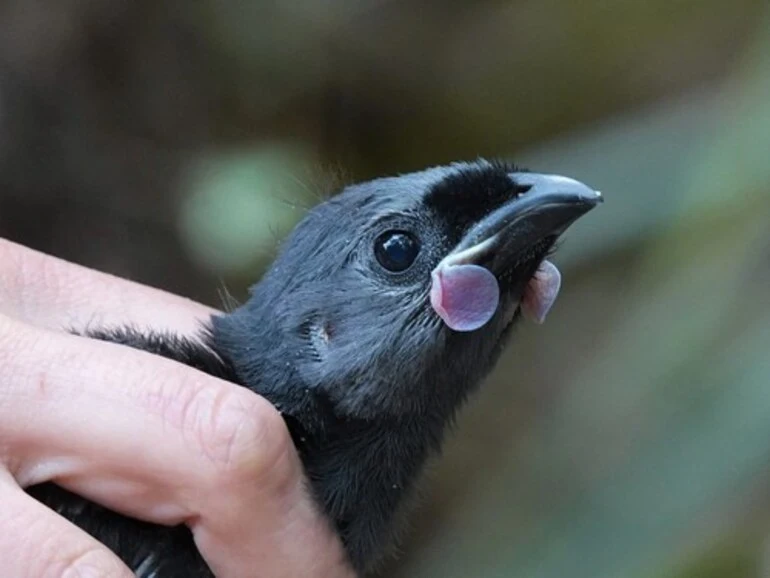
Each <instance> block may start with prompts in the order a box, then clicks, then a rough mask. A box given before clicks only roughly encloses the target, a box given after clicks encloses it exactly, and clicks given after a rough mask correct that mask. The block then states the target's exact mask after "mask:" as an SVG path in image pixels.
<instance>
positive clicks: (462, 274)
mask: <svg viewBox="0 0 770 578" xmlns="http://www.w3.org/2000/svg"><path fill="white" fill-rule="evenodd" d="M431 277H432V286H431V289H430V304H431V305H432V306H433V309H434V310H435V311H436V313H437V314H438V315H439V317H441V319H443V320H444V323H446V324H447V326H448V327H449V328H450V329H453V330H455V331H475V330H476V329H479V328H481V327H483V326H484V325H486V323H487V322H488V321H489V320H490V319H492V317H493V316H494V314H495V311H497V305H498V303H499V302H500V288H499V287H498V284H497V278H496V277H495V276H494V275H493V274H492V273H491V272H490V271H489V270H487V269H485V268H484V267H480V266H479V265H450V266H446V267H445V266H441V265H439V266H438V267H436V269H435V270H434V271H433V273H432V274H431Z"/></svg>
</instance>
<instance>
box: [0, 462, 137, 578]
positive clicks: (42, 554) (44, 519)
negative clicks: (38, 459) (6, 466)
mask: <svg viewBox="0 0 770 578" xmlns="http://www.w3.org/2000/svg"><path fill="white" fill-rule="evenodd" d="M0 504H2V508H0V564H1V565H2V568H3V576H14V577H18V578H47V577H50V578H60V577H61V578H76V577H82V578H86V577H88V578H131V577H132V576H133V574H132V573H131V572H130V571H129V569H128V568H127V567H126V566H125V565H124V564H123V563H122V562H121V561H120V560H119V559H118V558H117V557H116V556H115V555H114V554H112V553H111V552H110V551H109V550H108V549H107V548H105V547H104V546H103V545H102V544H100V543H99V542H97V541H96V540H95V539H94V538H92V537H91V536H89V535H88V534H86V533H85V532H83V531H82V530H80V529H79V528H77V527H76V526H74V525H72V524H70V523H69V522H68V521H67V520H65V519H64V518H62V517H61V516H59V515H58V514H56V513H55V512H53V511H52V510H50V509H48V508H46V507H45V506H43V505H42V504H40V503H39V502H37V501H36V500H34V499H33V498H32V497H30V496H29V495H27V494H26V493H25V492H24V491H23V490H22V489H21V488H19V486H17V485H16V484H15V483H14V481H13V479H12V478H11V477H10V476H9V475H8V473H7V472H2V474H0Z"/></svg>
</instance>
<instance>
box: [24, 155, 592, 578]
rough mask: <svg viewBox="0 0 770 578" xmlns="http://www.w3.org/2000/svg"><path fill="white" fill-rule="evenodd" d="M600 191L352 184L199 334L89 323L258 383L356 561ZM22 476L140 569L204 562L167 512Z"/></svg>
mask: <svg viewBox="0 0 770 578" xmlns="http://www.w3.org/2000/svg"><path fill="white" fill-rule="evenodd" d="M601 200H602V199H601V196H600V195H599V193H598V192H596V191H594V190H592V189H591V188H589V187H587V186H586V185H584V184H582V183H579V182H578V181H575V180H572V179H568V178H566V177H561V176H554V175H543V174H536V173H532V172H529V171H524V170H522V169H517V168H516V167H514V166H511V165H508V164H506V163H502V162H489V161H486V160H478V161H475V162H468V163H454V164H451V165H448V166H440V167H434V168H429V169H427V170H424V171H420V172H415V173H411V174H405V175H401V176H396V177H388V178H381V179H376V180H373V181H369V182H366V183H362V184H356V185H352V186H349V187H346V188H345V189H343V190H342V191H341V192H340V193H339V194H337V195H336V196H333V197H331V198H330V199H329V200H327V201H326V202H324V203H321V204H320V205H318V206H317V207H315V208H314V209H313V210H312V211H310V212H309V213H308V215H307V216H306V217H305V218H304V219H303V220H302V222H300V223H299V225H298V226H297V227H296V228H295V229H294V231H293V232H292V233H291V235H290V236H289V237H288V239H287V240H286V242H285V243H284V245H283V247H282V250H281V251H280V254H279V256H278V257H277V259H276V260H275V262H274V263H273V265H272V266H271V268H270V269H268V271H267V272H266V273H265V275H264V276H263V278H262V280H261V281H260V282H259V283H257V284H256V285H255V286H254V287H253V288H252V291H251V297H250V298H249V300H248V301H247V302H246V303H245V304H244V305H243V306H241V307H240V308H238V309H235V310H234V311H232V312H230V313H226V314H222V315H216V316H214V317H213V318H212V319H211V321H210V324H209V325H208V326H207V327H206V330H205V331H204V332H203V333H202V334H201V335H200V336H187V337H182V336H170V335H157V334H156V335H147V334H142V333H139V332H136V331H134V330H131V329H125V328H117V329H114V328H105V329H102V330H99V331H93V332H89V334H88V336H89V337H93V338H98V339H105V340H109V341H113V342H118V343H122V344H125V345H128V346H131V347H136V348H139V349H143V350H147V351H150V352H152V353H155V354H157V355H162V356H165V357H169V358H172V359H175V360H178V361H181V362H183V363H186V364H188V365H192V366H194V367H196V368H198V369H201V370H203V371H206V372H208V373H210V374H212V375H215V376H217V377H221V378H224V379H228V380H230V381H232V382H234V383H237V384H240V385H243V386H245V387H248V388H249V389H251V390H253V391H255V392H257V393H259V394H260V395H262V396H264V397H266V398H267V399H268V400H270V401H271V402H272V403H273V404H274V405H275V406H276V407H277V408H278V409H279V410H280V411H281V413H282V414H283V416H284V418H285V420H286V423H287V426H288V428H289V431H290V433H291V435H292V439H293V440H294V443H295V445H296V446H297V450H298V452H299V455H300V457H301V459H302V463H303V465H304V468H305V471H306V473H307V476H308V479H309V480H310V481H311V484H312V488H313V491H314V495H315V498H316V499H317V501H318V503H319V504H320V506H321V508H322V510H323V511H324V512H325V513H326V515H327V516H328V517H329V519H330V521H331V523H332V525H333V527H334V528H336V530H337V531H338V533H339V535H340V538H341V539H342V542H343V544H344V545H345V548H346V551H347V553H348V555H349V559H350V561H351V563H352V565H353V567H354V568H355V569H356V570H357V571H358V572H359V573H361V574H365V573H367V572H369V571H371V570H372V569H373V568H374V567H375V566H376V565H377V563H378V562H379V561H380V560H381V559H382V557H383V555H384V554H386V553H387V552H388V551H389V548H390V547H391V546H392V545H393V544H394V543H395V541H396V537H397V533H398V530H399V526H400V524H399V523H397V520H401V519H403V515H402V514H403V511H404V510H405V509H406V508H407V504H408V503H409V499H408V498H409V496H410V493H411V492H412V490H413V488H414V485H415V482H416V480H417V478H418V476H419V474H420V471H421V469H422V467H423V465H424V463H425V461H426V459H427V458H429V457H430V456H431V455H433V454H436V453H437V452H438V451H439V449H440V446H441V442H442V438H443V434H444V430H445V428H446V427H447V425H448V423H449V422H450V420H451V419H452V416H453V415H454V413H455V412H456V410H457V409H458V407H459V406H460V405H461V404H462V402H463V400H464V399H465V398H466V396H467V395H468V394H469V393H471V392H472V391H473V390H475V389H476V388H477V387H478V386H479V384H480V382H481V381H482V379H483V378H484V377H485V376H486V375H487V374H488V373H489V371H490V370H491V369H492V368H493V366H494V364H495V362H496V360H497V358H498V356H499V354H500V352H501V350H502V348H503V345H504V344H505V343H506V340H507V338H508V336H509V334H510V332H511V327H512V326H513V325H514V323H515V321H516V320H517V319H519V318H520V317H521V316H522V315H523V316H524V317H528V318H531V319H533V320H535V321H537V322H542V321H543V319H544V318H545V315H546V314H547V313H548V310H549V309H550V307H551V305H552V304H553V302H554V300H555V298H556V295H557V293H558V290H559V285H560V275H559V272H558V270H557V269H556V267H555V266H554V265H553V264H551V263H550V262H549V261H548V260H547V257H548V255H549V253H550V252H551V251H552V250H553V247H554V243H555V241H556V240H557V238H558V237H559V236H560V235H561V234H562V233H563V232H564V231H565V230H566V229H567V228H568V227H569V226H570V225H571V224H572V223H573V222H574V221H575V220H577V219H578V218H579V217H580V216H582V215H584V214H585V213H587V212H588V211H590V210H591V209H592V208H593V207H595V206H596V205H597V204H598V203H600V202H601ZM28 491H29V492H30V493H31V494H32V495H33V496H35V497H37V498H38V499H39V500H41V501H42V502H44V503H45V504H47V505H49V506H50V507H52V508H54V509H55V510H57V511H58V512H59V513H61V514H62V515H63V516H65V517H67V518H68V519H70V520H71V521H72V522H73V523H75V524H76V525H78V526H80V527H82V528H83V529H84V530H86V531H88V532H89V533H90V534H92V535H93V536H95V537H96V538H97V539H99V540H100V541H102V542H103V543H104V544H105V545H106V546H108V547H109V548H111V549H112V550H113V551H115V552H116V553H117V554H118V555H119V556H120V557H121V558H122V559H123V560H124V561H125V562H126V563H127V564H128V565H129V566H130V567H131V568H132V569H133V570H134V571H135V572H136V574H137V575H138V576H139V577H140V578H141V577H142V576H145V577H150V576H152V577H154V578H177V577H179V578H181V577H184V578H197V577H210V576H213V574H212V573H211V571H210V570H209V568H208V567H207V566H206V564H205V562H204V561H203V560H202V558H201V557H200V555H199V554H198V551H197V549H196V548H195V545H194V542H193V539H192V535H191V533H190V532H189V531H188V529H187V528H186V527H184V526H176V527H165V526H159V525H153V524H149V523H146V522H142V521H138V520H134V519H131V518H128V517H124V516H121V515H119V514H116V513H114V512H111V511H109V510H107V509H105V508H102V507H100V506H97V505H96V504H93V503H92V502H89V501H87V500H84V499H82V498H80V497H78V496H75V495H73V494H71V493H69V492H67V491H65V490H63V489H61V488H59V487H58V486H56V485H54V484H51V483H46V484H41V485H38V486H35V487H33V488H30V489H29V490H28ZM255 572H258V569H256V568H255Z"/></svg>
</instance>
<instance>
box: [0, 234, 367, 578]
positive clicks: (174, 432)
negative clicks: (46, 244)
mask: <svg viewBox="0 0 770 578" xmlns="http://www.w3.org/2000/svg"><path fill="white" fill-rule="evenodd" d="M212 312H213V310H211V309H208V308H206V307H204V306H202V305H200V304H197V303H193V302H191V301H188V300H186V299H182V298H179V297H176V296H173V295H170V294H167V293H164V292H162V291H158V290H156V289H151V288H148V287H144V286H141V285H138V284H135V283H132V282H129V281H125V280H121V279H118V278H115V277H112V276H109V275H105V274H102V273H97V272H95V271H91V270H89V269H86V268H83V267H80V266H77V265H73V264H70V263H66V262H64V261H61V260H59V259H55V258H53V257H49V256H46V255H43V254H40V253H37V252H34V251H31V250H29V249H27V248H24V247H21V246H19V245H16V244H13V243H10V242H8V241H5V240H2V239H0V367H2V368H3V370H2V373H0V503H1V504H2V505H3V507H2V508H0V566H2V568H3V569H4V575H8V576H18V577H24V576H29V577H35V578H38V577H40V576H56V577H59V576H86V575H87V576H104V577H107V576H109V577H130V576H132V574H131V572H130V571H129V570H128V568H127V567H126V566H124V565H123V564H122V563H121V562H120V561H119V559H118V558H117V557H116V556H114V555H113V554H112V553H111V552H110V551H109V550H108V549H106V548H105V547H104V546H102V545H101V544H100V543H98V542H97V541H96V540H94V539H93V538H92V537H90V536H89V535H88V534H86V533H85V532H83V531H81V530H80V529H79V528H77V527H76V526H74V525H72V524H71V523H70V522H68V521H67V520H65V519H64V518H62V517H60V516H58V515H57V514H56V513H55V512H53V511H52V510H50V509H48V508H46V507H45V506H43V505H42V504H40V503H39V502H37V501H35V500H34V499H33V498H32V497H30V496H29V495H28V494H26V493H25V492H24V491H23V490H22V488H24V487H27V486H30V485H34V484H37V483H41V482H45V481H53V482H55V483H57V484H59V485H60V486H62V487H64V488H66V489H68V490H70V491H72V492H75V493H77V494H80V495H82V496H84V497H86V498H88V499H90V500H93V501H95V502H98V503H100V504H102V505H104V506H106V507H109V508H111V509H113V510H116V511H118V512H121V513H123V514H126V515H130V516H134V517H137V518H141V519H144V520H148V521H151V522H155V523H163V524H178V523H186V524H188V526H189V527H190V529H191V530H192V532H193V535H194V536H195V541H196V543H197V545H198V547H199V549H200V550H201V553H202V554H203V556H204V558H205V559H206V561H207V562H208V564H209V565H210V567H211V568H212V570H213V571H214V573H215V574H216V575H217V576H218V577H222V578H235V577H239V578H240V577H245V576H257V575H259V576H269V577H271V578H272V577H279V578H280V577H284V576H285V577H289V576H292V577H293V576H303V577H308V578H312V577H316V576H317V577H321V576H323V577H352V576H353V573H352V571H351V570H350V569H349V567H348V565H347V562H346V561H345V554H344V550H343V548H342V545H341V544H340V542H339V540H338V538H337V536H336V535H335V534H334V533H333V531H332V530H331V529H330V527H329V525H328V523H327V521H326V519H325V518H324V517H323V515H322V514H321V513H320V512H319V511H318V509H317V508H316V505H315V503H314V502H313V500H312V498H311V496H310V494H309V490H308V488H307V487H306V482H305V478H304V475H303V472H302V467H301V463H300V461H299V458H298V456H297V454H296V451H295V449H294V446H293V445H292V442H291V438H290V436H289V434H288V431H287V429H286V427H285V424H284V422H283V419H282V418H281V416H280V414H279V413H278V412H277V411H276V410H275V408H273V406H272V405H270V403H269V402H267V401H266V400H265V399H264V398H262V397H260V396H258V395H256V394H254V393H252V392H250V391H248V390H247V389H245V388H243V387H240V386H237V385H234V384H231V383H228V382H225V381H222V380H218V379H215V378H213V377H210V376H207V375H205V374H203V373H201V372H198V371H196V370H194V369H192V368H189V367H186V366H184V365H181V364H178V363H175V362H173V361H170V360H167V359H163V358H160V357H157V356H153V355H150V354H149V353H146V352H142V351H138V350H133V349H130V348H128V347H124V346H120V345H116V344H113V343H107V342H102V341H97V340H93V339H87V338H83V337H78V336H74V335H71V334H69V333H68V332H67V330H69V329H76V330H77V329H84V328H86V327H87V326H94V327H111V326H119V325H125V324H127V323H130V324H131V325H133V326H136V327H139V328H151V329H154V330H173V331H175V332H177V333H179V334H188V335H189V334H191V333H193V332H194V331H195V330H196V329H197V328H198V320H204V319H205V318H207V317H208V315H210V314H211V313H212ZM87 571H90V573H87Z"/></svg>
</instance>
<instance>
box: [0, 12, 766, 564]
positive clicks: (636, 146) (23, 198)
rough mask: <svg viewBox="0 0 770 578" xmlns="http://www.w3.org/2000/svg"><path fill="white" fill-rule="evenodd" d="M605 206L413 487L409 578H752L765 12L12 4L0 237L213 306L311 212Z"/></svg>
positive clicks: (761, 443) (759, 438) (4, 64)
mask: <svg viewBox="0 0 770 578" xmlns="http://www.w3.org/2000/svg"><path fill="white" fill-rule="evenodd" d="M477 156H503V157H507V158H510V159H512V160H515V161H516V162H518V163H520V164H523V165H525V166H528V167H530V168H532V169H537V170H541V171H548V172H558V173H562V174H567V175H570V176H572V177H575V178H579V179H581V180H584V181H586V182H588V183H590V184H591V185H593V186H594V187H596V188H598V189H601V190H602V191H603V193H604V196H605V198H606V201H607V202H606V203H605V205H604V206H603V207H602V208H601V210H597V211H595V212H593V213H592V214H591V215H589V216H588V217H586V218H585V219H582V220H581V221H580V222H579V223H578V224H577V225H576V226H575V227H574V228H573V229H572V230H571V231H570V233H569V234H568V235H567V238H566V240H565V243H564V247H563V250H562V251H561V252H560V253H559V254H558V255H557V257H556V259H555V260H556V261H557V263H559V264H560V265H561V267H562V271H563V274H564V286H563V293H562V297H561V298H560V300H559V302H558V303H557V304H556V307H555V309H554V310H553V311H552V313H551V315H550V317H549V321H548V322H547V323H546V324H545V325H544V326H542V327H534V326H531V325H527V326H523V327H522V328H521V329H520V330H519V333H518V336H517V339H516V340H515V341H514V343H513V344H512V347H511V348H510V350H509V352H508V354H507V355H505V356H504V359H503V361H502V363H501V364H500V367H499V368H498V370H497V371H496V373H495V375H494V376H493V377H492V379H490V380H489V383H488V384H487V385H486V387H485V388H484V389H483V391H482V392H481V394H480V395H479V396H478V397H477V398H476V399H474V400H473V402H472V403H471V404H470V406H469V407H468V408H467V410H466V411H465V412H463V414H462V417H461V419H460V420H459V423H458V425H457V428H456V431H455V432H454V433H453V435H452V437H451V439H450V440H449V443H448V445H447V451H446V454H445V455H444V456H443V458H442V459H441V460H438V461H437V462H436V463H434V464H432V465H431V468H430V472H429V475H428V476H427V478H426V479H425V482H424V484H423V488H424V497H423V499H422V501H421V505H420V508H419V510H418V511H417V512H416V513H415V515H414V516H413V524H412V529H411V533H410V534H409V537H408V539H407V540H406V542H405V544H404V547H403V549H402V553H401V557H400V558H399V560H397V561H394V562H393V563H392V564H390V565H389V566H388V567H387V568H386V569H385V571H384V572H383V576H388V577H391V576H392V577H398V578H403V577H417V578H438V577H441V578H454V577H458V578H459V577H469V576H474V577H475V576H478V577H483V578H486V577H490V578H497V577H517V578H557V577H559V578H561V577H564V576H569V577H570V578H581V577H591V578H604V577H607V578H610V577H612V578H614V577H623V578H635V577H640V578H642V577H643V578H680V577H703V578H742V577H747V578H748V577H766V576H770V5H768V3H767V2H766V0H734V1H733V2H730V3H728V2H724V1H716V0H647V1H644V2H643V1H641V0H637V1H632V0H616V1H611V0H585V1H583V2H570V1H568V0H518V1H477V2H469V1H467V2H460V1H457V0H455V1H444V2H437V1H430V0H417V1H415V0H412V1H406V0H358V1H355V2H354V1H352V0H339V1H337V2H332V1H329V0H318V1H315V2H311V1H309V0H306V1H300V0H284V1H277V0H276V1H272V2H268V1H258V0H254V1H246V0H241V1H238V0H218V1H216V2H215V1H213V0H199V1H197V2H189V3H182V2H171V1H169V0H152V1H151V0H133V1H132V0H48V1H45V0H2V2H0V235H2V236H4V237H7V238H10V239H12V240H15V241H18V242H21V243H24V244H27V245H29V246H31V247H35V248H38V249H40V250H43V251H46V252H49V253H52V254H55V255H59V256H62V257H64V258H67V259H71V260H74V261H76V262H79V263H83V264H86V265H89V266H92V267H95V268H99V269H102V270H105V271H109V272H112V273H116V274H118V275H122V276H126V277H130V278H132V279H136V280H139V281H141V282H144V283H149V284H152V285H155V286H160V287H163V288H166V289H169V290H171V291H174V292H178V293H182V294H185V295H189V296H191V297H194V298H196V299H199V300H202V301H205V302H207V303H211V304H215V305H216V304H218V303H219V302H220V301H219V300H220V293H221V291H222V289H223V288H226V289H227V290H228V291H230V292H231V293H233V294H234V295H235V296H236V297H239V298H243V297H244V296H245V289H246V287H247V286H248V285H249V284H250V283H252V282H253V281H255V280H256V279H257V278H258V276H259V274H260V272H261V270H262V269H263V267H264V266H265V265H266V264H267V263H268V262H269V260H270V259H271V257H272V255H274V252H275V248H276V244H277V241H279V240H280V239H281V238H282V237H283V236H284V235H285V234H286V232H287V231H289V230H290V229H291V227H292V226H293V224H294V223H296V221H297V220H298V219H299V218H301V217H302V214H303V212H304V211H305V210H306V208H307V207H309V206H312V204H313V203H315V202H317V201H318V198H319V196H318V195H319V191H322V190H323V189H324V188H325V187H328V186H329V183H331V182H333V181H334V180H336V179H338V178H339V177H340V176H342V177H343V178H344V179H346V180H358V179H364V178H369V177H373V176H377V175H381V174H387V173H394V172H405V171H409V170H413V169H418V168H421V167H423V166H425V165H430V164H438V163H444V162H448V161H452V160H459V159H470V158H475V157H477Z"/></svg>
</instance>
